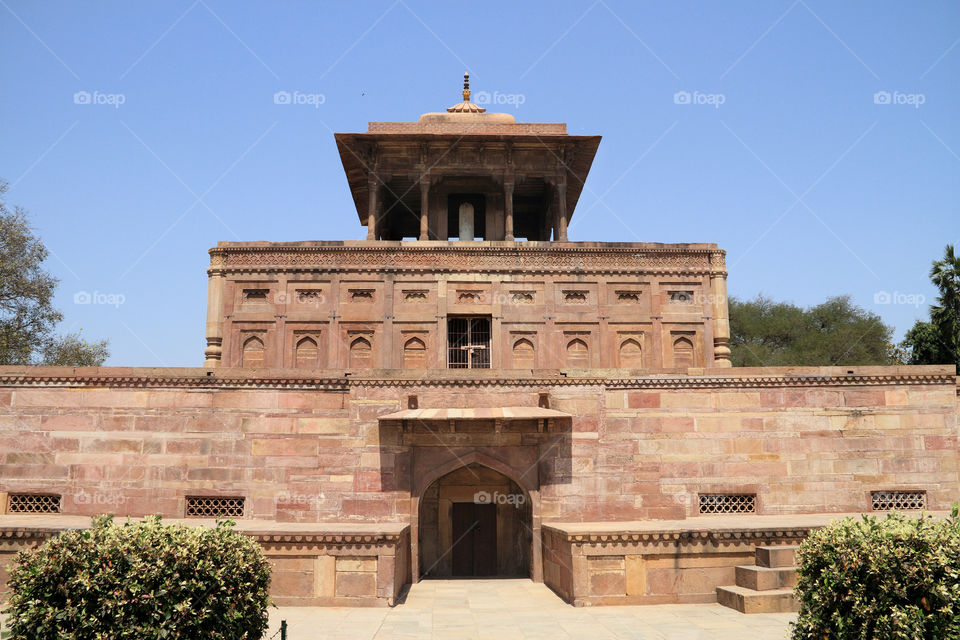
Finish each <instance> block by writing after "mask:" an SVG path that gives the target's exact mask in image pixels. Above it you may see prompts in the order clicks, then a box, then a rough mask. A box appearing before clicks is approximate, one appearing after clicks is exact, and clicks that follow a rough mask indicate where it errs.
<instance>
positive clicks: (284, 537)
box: [0, 527, 406, 546]
mask: <svg viewBox="0 0 960 640" xmlns="http://www.w3.org/2000/svg"><path fill="white" fill-rule="evenodd" d="M67 530H69V527H64V528H63V529H49V528H36V529H34V528H29V527H10V528H0V540H36V541H42V540H46V539H48V538H51V537H53V536H56V535H58V534H60V533H61V532H62V531H67ZM238 532H239V533H242V534H243V535H245V536H249V537H251V538H253V539H254V540H256V541H257V542H259V543H261V544H324V545H335V546H349V545H362V546H370V545H376V544H399V543H400V542H402V541H403V538H404V536H405V535H406V531H403V532H400V533H363V534H359V533H358V534H350V533H343V534H336V533H321V534H310V533H282V532H280V533H278V532H262V531H242V530H238Z"/></svg>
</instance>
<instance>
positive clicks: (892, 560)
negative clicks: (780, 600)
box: [793, 506, 960, 640]
mask: <svg viewBox="0 0 960 640" xmlns="http://www.w3.org/2000/svg"><path fill="white" fill-rule="evenodd" d="M797 560H798V565H799V568H798V581H797V589H796V593H797V597H798V598H799V599H800V614H799V617H798V619H797V622H796V623H795V624H794V627H793V638H794V640H812V639H814V638H815V639H816V640H852V639H857V640H901V639H910V640H933V639H937V640H940V639H942V638H960V520H958V519H957V507H956V506H954V510H953V515H952V516H951V517H950V518H949V519H946V520H935V519H933V518H931V517H929V516H927V517H921V518H919V519H918V518H910V517H908V516H905V515H903V514H900V513H891V514H889V515H888V516H887V517H885V518H883V519H878V518H876V517H873V516H864V517H863V520H862V521H858V520H855V519H853V518H847V519H844V520H841V521H839V522H835V523H833V524H831V525H830V526H828V527H825V528H823V529H820V530H818V531H815V532H813V533H812V534H811V535H810V537H809V538H807V540H805V541H804V542H803V544H801V545H800V550H799V552H798V553H797Z"/></svg>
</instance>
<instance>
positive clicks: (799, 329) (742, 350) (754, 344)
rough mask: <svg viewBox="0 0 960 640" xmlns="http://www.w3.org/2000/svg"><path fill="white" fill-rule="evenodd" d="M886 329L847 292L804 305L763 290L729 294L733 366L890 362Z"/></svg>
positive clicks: (887, 330)
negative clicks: (767, 294) (746, 295)
mask: <svg viewBox="0 0 960 640" xmlns="http://www.w3.org/2000/svg"><path fill="white" fill-rule="evenodd" d="M892 334H893V329H892V328H891V327H889V326H887V325H885V324H883V321H882V320H881V319H880V316H878V315H876V314H873V313H870V312H868V311H865V310H864V309H861V308H860V307H858V306H856V305H854V304H853V303H851V302H850V298H849V296H837V297H833V298H828V299H827V300H826V302H823V303H822V304H819V305H817V306H815V307H810V308H808V309H803V308H800V307H798V306H796V305H794V304H791V303H789V302H775V301H773V300H770V299H769V298H766V297H764V296H763V295H758V296H757V297H756V298H754V299H753V300H745V301H741V300H738V299H736V298H731V299H730V350H731V352H732V353H731V358H730V359H731V361H732V362H733V365H734V366H739V367H769V366H822V365H884V364H890V362H891V348H892V345H891V344H890V338H891V336H892Z"/></svg>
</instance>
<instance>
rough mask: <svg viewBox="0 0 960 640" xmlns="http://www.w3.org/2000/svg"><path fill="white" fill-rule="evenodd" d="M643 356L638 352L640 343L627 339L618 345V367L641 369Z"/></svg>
mask: <svg viewBox="0 0 960 640" xmlns="http://www.w3.org/2000/svg"><path fill="white" fill-rule="evenodd" d="M642 356H643V354H642V353H641V350H640V343H639V342H637V341H636V340H634V339H633V338H628V339H626V340H624V341H623V343H622V344H621V345H620V366H621V367H622V368H624V369H642V368H643V357H642Z"/></svg>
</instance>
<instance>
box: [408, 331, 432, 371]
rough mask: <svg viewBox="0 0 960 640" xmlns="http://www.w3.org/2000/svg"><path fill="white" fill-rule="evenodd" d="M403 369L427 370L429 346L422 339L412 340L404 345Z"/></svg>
mask: <svg viewBox="0 0 960 640" xmlns="http://www.w3.org/2000/svg"><path fill="white" fill-rule="evenodd" d="M403 368H404V369H426V368H427V345H426V344H424V342H423V340H421V339H420V338H410V339H409V340H407V341H406V342H405V343H403Z"/></svg>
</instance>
